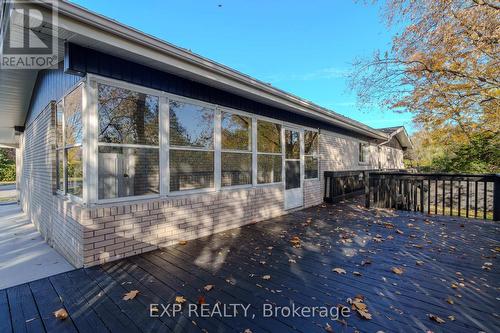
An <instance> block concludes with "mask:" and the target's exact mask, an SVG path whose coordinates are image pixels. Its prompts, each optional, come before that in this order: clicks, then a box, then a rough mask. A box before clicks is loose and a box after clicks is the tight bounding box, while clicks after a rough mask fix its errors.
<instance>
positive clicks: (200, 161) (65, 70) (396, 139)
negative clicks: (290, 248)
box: [0, 1, 411, 267]
mask: <svg viewBox="0 0 500 333" xmlns="http://www.w3.org/2000/svg"><path fill="white" fill-rule="evenodd" d="M25 5H26V4H25ZM29 6H30V7H31V8H35V9H37V10H38V11H40V12H41V13H45V12H47V11H49V10H51V7H50V6H51V3H50V2H48V1H40V2H32V3H30V4H29ZM57 6H58V8H57V13H58V18H57V24H56V23H54V22H51V23H48V22H44V24H43V25H41V26H40V28H39V31H38V32H41V33H42V35H45V36H54V35H57V40H56V43H57V50H58V54H57V55H58V59H61V61H60V62H58V63H57V64H54V65H53V66H52V67H50V68H45V69H40V70H37V69H30V70H18V69H2V70H1V71H0V110H2V118H3V119H2V123H3V124H2V126H1V127H2V128H1V130H0V143H1V144H4V145H9V146H13V147H16V148H17V156H18V188H19V191H20V195H19V200H20V203H21V205H22V208H23V210H24V211H25V212H26V213H27V214H28V216H29V217H30V218H31V221H32V222H33V223H34V224H35V225H36V226H37V228H38V229H39V230H40V232H41V234H42V235H43V236H44V237H45V239H46V240H47V242H48V243H49V244H51V245H52V246H53V247H54V248H55V249H56V250H58V251H59V252H60V253H61V254H63V255H64V256H65V257H66V258H67V259H68V261H70V262H71V263H72V264H73V265H74V266H75V267H82V266H92V265H95V264H99V263H104V262H107V261H112V260H116V259H120V258H124V257H128V256H132V255H135V254H139V253H144V252H147V251H151V250H154V249H156V248H158V247H162V246H168V245H171V244H174V243H177V242H179V241H181V240H189V239H194V238H197V237H201V236H206V235H210V234H212V233H216V232H221V231H224V230H228V229H231V228H236V227H239V226H242V225H245V224H249V223H255V222H258V221H261V220H265V219H269V218H272V217H275V216H279V215H282V214H286V213H287V212H288V211H290V210H295V209H300V208H305V207H310V206H314V205H318V204H320V203H321V202H322V200H323V186H322V181H323V176H322V173H323V172H324V171H327V170H328V171H336V170H369V169H378V168H385V169H400V168H403V164H402V156H403V150H405V149H407V148H411V142H410V141H409V140H408V136H407V134H406V132H405V131H404V129H398V130H394V131H392V132H390V131H386V130H377V129H374V128H371V127H369V126H366V125H364V124H362V123H360V122H357V121H354V120H352V119H349V118H347V117H344V116H341V115H339V114H337V113H335V112H333V111H331V110H327V109H325V108H322V107H320V106H318V105H315V104H314V103H311V102H309V101H306V100H303V99H300V98H299V97H297V96H293V95H291V94H288V93H286V92H284V91H282V90H279V89H277V88H275V87H272V86H271V85H269V84H266V83H263V82H260V81H258V80H256V79H254V78H252V77H249V76H247V75H245V74H242V73H240V72H238V71H235V70H233V69H231V68H228V67H226V66H224V65H221V64H218V63H215V62H213V61H211V60H209V59H206V58H203V57H201V56H199V55H196V54H193V53H191V52H189V51H187V50H185V49H181V48H179V47H176V46H174V45H171V44H169V43H167V42H164V41H161V40H159V39H157V38H155V37H153V36H149V35H147V34H144V33H142V32H140V31H137V30H135V29H133V28H130V27H127V26H125V25H123V24H120V23H118V22H116V21H114V20H110V19H108V18H105V17H103V16H101V15H99V14H96V13H93V12H90V11H88V10H86V9H84V8H82V7H79V6H77V5H74V4H71V3H69V2H65V1H58V2H57ZM4 11H5V8H4ZM4 17H6V16H4ZM8 19H9V18H8V17H6V18H5V20H8ZM4 23H5V22H4Z"/></svg>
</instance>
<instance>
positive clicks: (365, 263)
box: [361, 259, 372, 266]
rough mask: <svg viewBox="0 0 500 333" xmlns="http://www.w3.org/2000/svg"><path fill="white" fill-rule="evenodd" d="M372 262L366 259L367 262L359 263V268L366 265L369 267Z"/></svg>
mask: <svg viewBox="0 0 500 333" xmlns="http://www.w3.org/2000/svg"><path fill="white" fill-rule="evenodd" d="M371 263H372V261H371V260H369V259H367V260H362V261H361V266H366V265H371Z"/></svg>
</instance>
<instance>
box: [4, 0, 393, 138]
mask: <svg viewBox="0 0 500 333" xmlns="http://www.w3.org/2000/svg"><path fill="white" fill-rule="evenodd" d="M36 4H38V5H39V6H40V8H42V9H45V10H47V8H49V6H50V1H48V0H38V1H34V2H33V3H32V5H33V6H35V5H36ZM37 8H38V7H37ZM58 13H59V15H58V26H57V27H50V28H51V29H52V30H53V31H55V30H56V29H57V31H58V36H59V39H60V40H61V45H62V44H63V43H64V41H67V40H71V42H72V43H75V44H79V45H82V46H86V47H90V48H94V49H96V50H98V51H102V52H107V53H109V54H112V55H117V56H120V57H123V58H125V59H128V60H133V61H135V62H138V63H141V64H144V65H147V66H150V67H153V68H157V69H161V70H164V71H167V72H170V73H173V74H176V75H179V76H181V77H185V78H188V79H192V80H195V81H198V82H201V83H204V84H207V85H211V86H214V87H216V88H219V89H223V90H226V91H229V92H233V93H235V94H239V95H241V96H244V97H248V98H250V99H253V100H256V101H259V102H263V103H266V104H268V105H272V106H276V107H279V108H281V109H284V110H288V111H291V112H295V113H298V114H303V115H307V116H309V117H312V118H315V119H318V120H321V121H324V122H326V123H330V124H333V125H336V126H339V127H341V128H345V129H348V130H351V131H354V132H357V133H360V134H362V135H365V136H368V137H371V138H374V139H377V140H387V139H388V138H389V136H388V134H387V133H385V132H384V131H380V130H377V129H374V128H372V127H369V126H367V125H365V124H363V123H361V122H358V121H355V120H353V119H350V118H348V117H345V116H343V115H340V114H338V113H336V112H334V111H332V110H329V109H327V108H324V107H321V106H319V105H317V104H315V103H313V102H311V101H307V100H305V99H302V98H300V97H298V96H295V95H293V94H290V93H288V92H285V91H283V90H281V89H278V88H276V87H273V86H271V85H269V84H267V83H265V82H262V81H260V80H257V79H255V78H252V77H250V76H248V75H246V74H243V73H241V72H239V71H236V70H234V69H232V68H229V67H227V66H225V65H222V64H219V63H217V62H215V61H213V60H210V59H207V58H205V57H202V56H200V55H197V54H195V53H193V52H191V51H189V50H186V49H183V48H180V47H177V46H175V45H173V44H171V43H168V42H166V41H163V40H161V39H158V38H156V37H154V36H151V35H148V34H145V33H143V32H141V31H139V30H137V29H134V28H132V27H129V26H126V25H124V24H122V23H119V22H117V21H115V20H112V19H109V18H107V17H105V16H103V15H100V14H98V13H94V12H92V11H90V10H88V9H85V8H83V7H81V6H78V5H75V4H72V3H69V2H67V1H58ZM49 32H50V31H49ZM60 58H61V59H62V56H61V55H60ZM14 71H16V72H17V71H19V70H14ZM26 72H28V71H26ZM12 76H13V75H9V73H8V72H7V71H3V70H2V71H0V88H1V89H0V91H3V90H4V87H9V88H10V89H11V90H15V92H16V93H15V94H9V95H6V94H5V96H3V95H2V94H1V93H0V109H1V110H4V109H5V108H6V107H7V106H8V110H7V111H9V112H10V113H11V114H14V117H12V119H11V120H10V121H9V122H6V123H5V122H4V126H7V127H8V128H12V131H7V132H9V135H10V136H11V138H12V137H13V127H14V126H15V125H23V124H24V119H25V117H26V112H27V105H26V100H27V98H26V96H29V95H31V90H32V88H33V84H34V80H35V78H36V73H30V75H26V78H23V80H19V79H18V80H17V81H16V80H15V79H13V78H12ZM13 98H14V99H13ZM20 119H23V122H22V123H20ZM3 130H4V129H2V128H0V144H1V143H6V140H8V139H9V138H7V136H8V135H6V134H7V133H3ZM11 138H10V139H11Z"/></svg>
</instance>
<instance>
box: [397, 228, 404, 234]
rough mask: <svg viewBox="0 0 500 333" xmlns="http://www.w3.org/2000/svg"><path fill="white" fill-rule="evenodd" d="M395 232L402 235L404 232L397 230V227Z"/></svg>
mask: <svg viewBox="0 0 500 333" xmlns="http://www.w3.org/2000/svg"><path fill="white" fill-rule="evenodd" d="M396 233H398V234H400V235H403V234H404V232H402V231H401V230H399V229H396Z"/></svg>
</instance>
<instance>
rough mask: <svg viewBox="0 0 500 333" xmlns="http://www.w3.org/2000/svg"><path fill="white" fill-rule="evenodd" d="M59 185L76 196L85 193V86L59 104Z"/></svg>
mask: <svg viewBox="0 0 500 333" xmlns="http://www.w3.org/2000/svg"><path fill="white" fill-rule="evenodd" d="M55 118H56V119H55V121H56V187H57V190H58V191H59V192H62V193H68V194H71V195H73V196H75V197H80V198H81V197H82V195H83V165H82V138H83V137H82V134H83V124H82V86H81V85H79V86H78V87H76V88H75V89H74V90H73V91H71V92H70V93H69V94H67V95H66V96H65V97H64V98H63V99H62V101H60V102H59V103H57V105H56V117H55Z"/></svg>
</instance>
